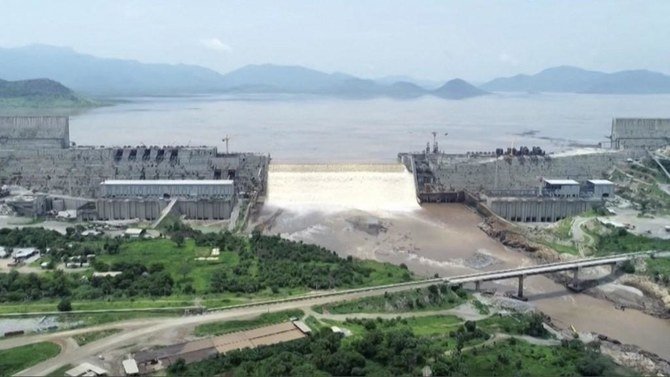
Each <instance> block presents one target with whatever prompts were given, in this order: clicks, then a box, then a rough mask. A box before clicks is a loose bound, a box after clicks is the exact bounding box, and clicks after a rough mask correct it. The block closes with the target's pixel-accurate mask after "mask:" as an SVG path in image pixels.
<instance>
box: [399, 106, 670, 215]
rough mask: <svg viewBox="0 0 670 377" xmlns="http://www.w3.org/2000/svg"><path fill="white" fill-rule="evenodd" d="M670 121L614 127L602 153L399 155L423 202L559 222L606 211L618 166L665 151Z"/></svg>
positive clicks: (618, 122)
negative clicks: (464, 204) (467, 205)
mask: <svg viewBox="0 0 670 377" xmlns="http://www.w3.org/2000/svg"><path fill="white" fill-rule="evenodd" d="M669 138H670V119H637V118H635V119H627V118H626V119H621V118H616V119H613V120H612V131H611V135H610V137H609V140H608V141H606V142H603V143H600V145H599V147H598V148H588V149H582V150H575V151H567V152H561V153H555V154H551V153H546V152H545V151H543V150H542V149H540V148H538V147H531V148H528V147H520V148H518V149H517V148H514V147H510V148H507V149H506V150H504V149H502V148H498V149H496V150H495V151H494V152H471V153H466V154H449V153H445V152H443V151H441V150H440V148H439V145H438V141H437V133H436V132H433V143H432V147H431V145H430V143H428V145H427V146H426V149H425V150H424V151H422V152H418V153H400V154H399V155H398V159H399V161H400V162H401V163H402V164H404V165H405V167H406V168H407V169H408V170H409V171H410V172H412V173H413V175H414V184H415V188H416V193H417V199H418V200H419V202H421V203H444V202H468V203H483V204H485V205H486V206H488V207H489V208H490V209H491V210H493V211H494V212H496V213H497V214H499V215H500V216H502V217H503V218H505V219H507V220H510V221H517V222H554V221H557V220H561V219H564V218H565V217H568V216H572V215H575V214H577V213H580V212H584V211H585V210H588V209H591V208H595V207H598V206H602V205H603V203H604V201H605V200H607V199H608V198H612V197H613V195H614V184H613V183H612V182H610V181H608V180H606V179H604V178H605V177H607V175H608V174H609V172H610V171H611V170H612V169H613V168H614V167H615V166H616V165H617V164H621V163H626V162H632V161H634V160H637V159H640V158H646V157H649V155H650V154H651V151H653V150H656V149H658V148H661V147H664V146H667V145H668V144H669V140H670V139H669Z"/></svg>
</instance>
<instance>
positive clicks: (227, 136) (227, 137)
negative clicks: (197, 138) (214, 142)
mask: <svg viewBox="0 0 670 377" xmlns="http://www.w3.org/2000/svg"><path fill="white" fill-rule="evenodd" d="M221 141H225V142H226V154H228V142H229V141H230V135H228V134H226V137H224V138H223V139H221Z"/></svg>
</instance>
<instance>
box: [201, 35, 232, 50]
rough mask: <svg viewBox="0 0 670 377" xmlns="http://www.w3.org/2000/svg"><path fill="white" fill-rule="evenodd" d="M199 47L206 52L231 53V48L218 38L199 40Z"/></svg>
mask: <svg viewBox="0 0 670 377" xmlns="http://www.w3.org/2000/svg"><path fill="white" fill-rule="evenodd" d="M200 45H201V46H202V47H204V48H206V49H208V50H212V51H219V52H233V48H232V47H230V46H229V45H227V44H225V43H223V42H221V40H220V39H219V38H205V39H201V40H200Z"/></svg>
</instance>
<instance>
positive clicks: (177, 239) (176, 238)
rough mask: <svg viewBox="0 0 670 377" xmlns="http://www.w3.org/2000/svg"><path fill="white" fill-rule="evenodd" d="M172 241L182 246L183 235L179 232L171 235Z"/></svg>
mask: <svg viewBox="0 0 670 377" xmlns="http://www.w3.org/2000/svg"><path fill="white" fill-rule="evenodd" d="M172 241H174V243H176V244H177V247H182V246H184V236H183V235H182V234H181V233H177V234H175V235H174V236H172Z"/></svg>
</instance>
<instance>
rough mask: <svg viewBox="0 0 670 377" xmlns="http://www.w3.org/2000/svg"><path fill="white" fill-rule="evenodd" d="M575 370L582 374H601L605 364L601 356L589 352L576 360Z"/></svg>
mask: <svg viewBox="0 0 670 377" xmlns="http://www.w3.org/2000/svg"><path fill="white" fill-rule="evenodd" d="M576 367H577V372H579V374H581V375H582V376H602V375H603V372H604V371H605V369H607V364H606V362H605V360H603V358H602V356H599V355H597V354H589V355H587V356H584V357H582V358H581V359H580V360H579V361H578V362H577V365H576Z"/></svg>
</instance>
